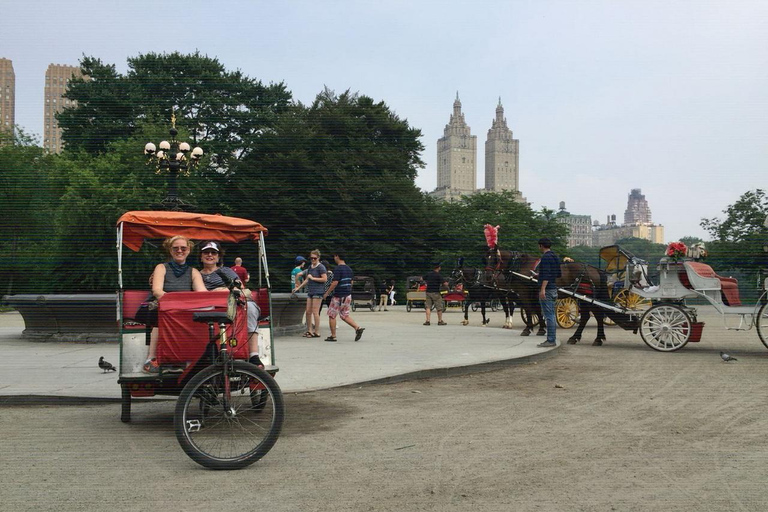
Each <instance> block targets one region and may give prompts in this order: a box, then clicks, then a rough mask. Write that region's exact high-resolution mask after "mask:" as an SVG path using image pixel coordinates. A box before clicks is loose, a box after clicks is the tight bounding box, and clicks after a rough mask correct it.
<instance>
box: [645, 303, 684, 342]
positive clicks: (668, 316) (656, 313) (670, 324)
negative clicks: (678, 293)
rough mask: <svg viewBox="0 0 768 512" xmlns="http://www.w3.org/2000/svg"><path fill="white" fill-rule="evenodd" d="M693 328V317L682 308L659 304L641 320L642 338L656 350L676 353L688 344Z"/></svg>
mask: <svg viewBox="0 0 768 512" xmlns="http://www.w3.org/2000/svg"><path fill="white" fill-rule="evenodd" d="M691 327H692V322H691V317H690V316H688V313H686V312H685V311H684V310H683V309H682V308H680V307H679V306H673V305H669V304H659V305H658V306H654V307H652V308H651V309H649V310H648V311H646V312H645V314H644V315H643V317H642V318H641V319H640V336H641V337H642V338H643V341H644V342H645V344H646V345H648V346H649V347H651V348H652V349H654V350H658V351H659V352H674V351H675V350H680V349H681V348H683V347H684V346H685V344H686V343H688V340H689V339H690V337H691Z"/></svg>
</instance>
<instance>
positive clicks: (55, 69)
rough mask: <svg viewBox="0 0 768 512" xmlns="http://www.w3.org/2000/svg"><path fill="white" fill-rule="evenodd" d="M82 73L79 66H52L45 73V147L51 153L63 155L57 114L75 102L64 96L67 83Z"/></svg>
mask: <svg viewBox="0 0 768 512" xmlns="http://www.w3.org/2000/svg"><path fill="white" fill-rule="evenodd" d="M73 76H75V77H80V76H82V73H81V71H80V68H79V67H78V66H62V65H59V64H51V65H49V66H48V69H47V70H46V72H45V109H44V114H43V115H44V119H43V147H44V148H45V149H47V150H48V151H50V152H51V153H61V150H62V148H63V144H62V142H61V129H60V128H59V124H58V122H57V121H56V114H57V113H59V112H61V111H62V110H64V108H66V107H71V106H73V105H75V102H74V101H72V100H69V99H65V98H63V97H62V96H63V95H64V93H65V92H66V90H67V82H68V81H69V80H70V79H71V78H72V77H73Z"/></svg>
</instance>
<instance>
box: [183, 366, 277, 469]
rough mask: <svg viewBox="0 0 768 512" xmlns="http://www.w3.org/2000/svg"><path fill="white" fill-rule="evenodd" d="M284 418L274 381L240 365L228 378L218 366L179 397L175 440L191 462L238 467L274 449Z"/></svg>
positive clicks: (195, 379) (203, 373)
mask: <svg viewBox="0 0 768 512" xmlns="http://www.w3.org/2000/svg"><path fill="white" fill-rule="evenodd" d="M226 384H229V388H230V392H229V401H228V403H226V401H225V398H224V396H225V385H226ZM284 415H285V410H284V404H283V395H282V393H281V391H280V388H279V386H278V385H277V383H276V382H275V380H274V379H273V378H272V377H271V376H270V375H269V374H268V373H267V372H265V371H264V370H262V369H260V368H258V367H256V366H254V365H252V364H250V363H246V362H244V361H236V362H235V363H234V368H232V369H231V370H229V371H228V372H227V375H226V376H225V375H224V370H223V369H222V367H220V366H209V367H208V368H205V369H204V370H202V371H201V372H200V373H198V374H197V375H195V376H194V377H193V378H192V379H191V380H190V381H189V382H188V383H187V385H186V386H184V389H182V391H181V395H179V400H178V402H176V412H175V415H174V420H173V423H174V428H175V430H176V439H177V440H178V441H179V444H180V445H181V448H182V449H183V450H184V452H185V453H186V454H187V455H189V457H190V458H191V459H192V460H194V461H195V462H197V463H198V464H200V465H201V466H205V467H207V468H210V469H240V468H244V467H246V466H249V465H250V464H253V463H254V462H256V461H257V460H259V459H260V458H262V457H263V456H264V455H266V454H267V452H269V450H270V449H271V448H272V447H273V446H274V444H275V442H277V438H278V436H279V435H280V430H281V428H282V426H283V418H284Z"/></svg>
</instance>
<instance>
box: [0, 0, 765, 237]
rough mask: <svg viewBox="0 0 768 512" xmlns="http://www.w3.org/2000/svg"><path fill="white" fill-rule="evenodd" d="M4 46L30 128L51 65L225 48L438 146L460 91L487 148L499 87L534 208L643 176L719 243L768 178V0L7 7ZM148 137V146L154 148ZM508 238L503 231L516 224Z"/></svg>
mask: <svg viewBox="0 0 768 512" xmlns="http://www.w3.org/2000/svg"><path fill="white" fill-rule="evenodd" d="M0 6H1V7H2V9H1V10H0V12H1V13H2V20H1V21H0V33H2V37H0V57H5V58H9V59H12V60H13V66H14V70H15V73H16V123H17V124H19V125H21V126H22V127H23V128H25V129H26V130H27V131H30V132H33V133H36V134H40V133H41V132H42V123H43V85H44V84H43V82H44V77H45V70H46V68H47V66H48V64H50V63H57V64H73V65H74V64H77V62H78V60H79V58H80V57H81V56H82V55H83V54H86V55H92V56H95V57H98V58H101V59H102V60H103V61H104V62H107V63H113V64H116V65H117V67H118V70H120V71H121V72H125V71H126V58H127V57H129V56H136V55H138V54H140V53H147V52H171V51H180V52H185V53H186V52H193V51H195V50H200V51H201V52H202V53H204V54H208V55H209V56H215V57H218V58H219V60H220V61H221V62H222V63H223V64H224V65H225V66H226V67H227V68H228V69H240V70H242V71H243V72H244V73H246V74H247V75H249V76H252V77H255V78H258V79H260V80H262V81H264V82H280V81H283V82H285V84H286V85H287V87H288V89H289V90H291V91H292V92H293V95H294V98H295V99H297V100H300V101H302V102H304V103H309V102H311V101H312V100H313V99H314V97H315V95H316V94H317V93H318V92H320V91H321V90H322V88H323V86H328V87H329V88H331V89H334V90H336V91H337V92H341V91H344V90H346V89H351V90H352V91H356V92H359V93H361V94H365V95H368V96H371V97H373V98H374V99H375V100H384V101H385V102H386V103H387V104H388V105H389V106H390V107H391V108H392V109H393V110H394V111H395V112H396V113H397V114H398V115H399V116H400V117H401V118H405V119H407V120H408V122H409V123H410V124H411V125H412V126H414V127H417V128H419V129H421V130H422V133H423V139H422V142H423V144H424V146H425V148H426V149H425V151H424V153H423V155H422V156H423V159H424V161H425V162H426V168H424V169H422V170H421V171H420V172H419V177H418V179H417V182H416V183H417V185H418V186H419V187H421V188H422V189H424V190H427V191H430V190H433V189H434V188H435V187H436V141H437V139H438V138H440V137H441V136H442V132H443V128H444V126H445V124H446V123H447V122H448V120H449V117H450V114H451V110H452V105H453V100H454V98H455V96H456V92H457V91H458V93H459V96H460V98H461V102H462V106H463V111H464V114H465V117H466V121H467V123H468V124H469V126H470V127H471V128H472V133H473V135H477V138H478V155H477V156H478V169H477V171H478V184H477V185H478V187H482V186H483V185H484V154H485V150H484V145H485V139H486V135H487V131H488V129H489V128H490V126H491V121H492V119H493V118H494V115H495V108H496V105H497V102H498V99H499V97H501V100H502V103H503V105H504V109H505V115H506V118H507V122H508V124H509V127H510V128H511V129H512V131H513V133H514V136H515V138H517V139H519V140H520V188H521V191H522V193H523V194H524V195H525V197H526V198H527V199H528V201H530V202H531V203H532V206H533V208H534V209H539V208H541V207H542V206H547V207H549V208H552V209H556V208H557V206H558V203H559V202H560V201H565V202H566V205H567V209H568V210H569V211H570V212H571V213H576V214H588V215H592V218H593V219H597V220H600V221H601V222H604V221H605V218H606V216H607V215H609V214H613V213H615V214H616V215H617V218H618V219H619V220H620V221H622V220H623V217H624V210H625V209H626V206H627V195H628V194H629V192H630V189H632V188H641V189H642V191H643V193H644V194H645V195H646V198H647V199H648V202H649V205H650V208H651V211H652V212H653V220H654V221H655V222H658V223H661V224H663V225H664V226H665V229H666V238H667V241H672V240H675V239H677V238H679V237H681V236H689V235H690V236H701V237H703V238H707V236H706V235H705V233H704V231H703V230H702V229H701V228H700V227H699V222H700V220H701V218H702V217H712V216H718V215H721V211H722V210H723V209H724V208H726V207H727V205H729V204H731V203H733V202H734V201H735V200H736V199H738V197H739V196H740V195H741V194H742V193H744V192H746V191H747V190H752V189H755V188H768V183H767V180H766V177H765V176H766V173H765V168H766V165H768V2H764V1H758V0H753V1H740V0H735V1H734V0H731V1H729V2H722V1H714V0H711V1H706V0H698V1H674V0H664V1H649V0H643V1H629V0H626V1H622V0H605V1H581V0H563V1H552V0H531V1H513V0H508V1H474V2H472V1H456V0H441V1H439V2H438V1H419V0H409V1H400V0H388V1H386V2H368V1H360V0H358V1H354V2H353V1H344V2H342V1H322V0H313V1H290V0H286V1H282V2H278V1H270V2H261V1H244V0H240V1H228V2H210V1H206V2H200V1H186V2H176V1H171V0H166V1H164V2H154V1H152V2H150V1H131V2H109V1H100V2H95V1H77V2H68V1H64V0H58V1H34V0H32V1H25V2H21V1H11V0H0ZM140 150H141V148H137V151H140ZM502 242H503V231H502Z"/></svg>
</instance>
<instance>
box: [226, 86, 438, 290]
mask: <svg viewBox="0 0 768 512" xmlns="http://www.w3.org/2000/svg"><path fill="white" fill-rule="evenodd" d="M420 136H421V132H420V131H419V130H417V129H415V128H412V127H411V126H409V124H408V122H407V121H405V120H402V119H400V118H399V117H398V116H397V115H395V114H394V113H393V112H392V111H391V110H390V109H389V107H388V106H387V105H386V104H385V103H384V102H383V101H381V102H375V101H374V100H373V99H371V98H369V97H367V96H364V95H358V94H353V93H350V92H349V91H346V92H344V93H342V94H339V95H337V94H335V93H334V92H333V91H330V90H327V89H326V90H324V91H323V92H321V93H320V94H318V96H317V98H316V99H315V101H314V102H313V103H312V105H311V106H309V107H305V106H303V105H300V104H299V105H296V106H294V107H293V108H291V109H289V110H288V111H287V112H285V113H284V115H282V116H281V117H280V118H279V120H278V121H277V122H276V124H275V127H274V130H273V131H272V132H270V133H265V134H264V135H263V137H262V138H261V140H260V144H259V146H258V148H257V149H256V150H255V151H253V152H252V153H251V154H250V155H248V156H247V157H246V158H244V159H243V161H242V163H241V165H238V166H237V168H236V170H235V172H234V173H233V176H232V184H233V187H234V190H235V191H236V192H234V194H236V197H234V198H233V201H232V204H234V205H237V206H238V207H239V208H240V211H241V212H243V214H245V215H246V216H250V217H251V218H253V219H256V220H258V221H259V222H262V223H263V224H264V225H266V226H267V227H268V228H269V229H270V235H269V244H270V247H271V254H273V255H277V256H278V258H279V259H278V258H276V259H275V263H274V264H273V265H274V266H275V268H277V269H278V271H279V272H284V273H286V274H287V273H288V272H289V271H290V265H291V262H292V261H293V257H294V256H295V255H296V254H301V253H303V252H308V251H309V250H310V249H312V248H315V247H317V248H320V249H321V251H323V252H327V251H330V250H334V249H336V248H343V249H344V250H346V252H347V255H348V257H349V259H350V262H351V263H352V264H353V265H354V268H355V270H356V271H357V272H358V273H363V272H373V273H376V274H379V275H381V274H383V275H384V276H392V275H396V274H400V275H401V274H402V273H405V272H409V271H414V270H415V269H418V270H419V271H421V270H422V269H423V266H424V262H425V261H428V260H429V259H430V257H431V254H432V251H433V250H434V248H433V247H432V246H431V244H430V242H431V241H432V238H433V237H435V236H436V234H437V232H438V224H437V222H436V219H435V218H434V215H433V214H432V213H433V212H432V210H431V209H430V206H429V204H430V203H429V202H428V200H427V199H426V198H425V197H424V195H423V194H422V193H421V192H420V191H419V189H418V188H417V187H416V186H415V184H414V179H415V177H416V173H417V171H418V168H420V167H421V166H422V165H423V164H422V161H421V159H420V157H419V152H420V151H422V150H423V146H422V144H421V142H420V141H419V137H420ZM377 277H378V276H377Z"/></svg>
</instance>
